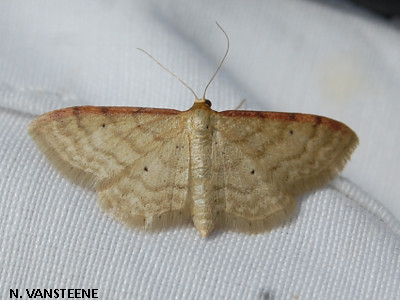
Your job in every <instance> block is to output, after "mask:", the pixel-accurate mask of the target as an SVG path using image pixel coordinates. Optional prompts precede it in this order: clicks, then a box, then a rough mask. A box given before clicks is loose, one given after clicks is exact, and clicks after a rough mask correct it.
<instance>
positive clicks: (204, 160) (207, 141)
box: [188, 109, 216, 237]
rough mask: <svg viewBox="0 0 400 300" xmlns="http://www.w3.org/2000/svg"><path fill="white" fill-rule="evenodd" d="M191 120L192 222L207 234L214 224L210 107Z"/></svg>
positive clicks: (189, 122)
mask: <svg viewBox="0 0 400 300" xmlns="http://www.w3.org/2000/svg"><path fill="white" fill-rule="evenodd" d="M195 111H196V113H195V114H193V115H192V118H189V120H188V129H189V130H188V132H189V144H190V168H189V172H190V175H189V199H190V203H192V207H191V213H192V218H193V223H194V225H195V226H196V228H197V229H198V230H199V231H200V232H201V234H202V236H203V237H204V236H207V235H208V234H209V233H210V232H211V231H212V230H213V229H214V225H215V214H216V211H215V207H214V206H213V204H212V199H213V194H212V193H213V188H212V181H211V169H212V138H213V116H214V113H213V112H212V111H211V110H210V109H197V110H195Z"/></svg>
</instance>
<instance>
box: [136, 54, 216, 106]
mask: <svg viewBox="0 0 400 300" xmlns="http://www.w3.org/2000/svg"><path fill="white" fill-rule="evenodd" d="M137 49H138V50H140V51H142V52H143V53H144V54H146V55H147V56H148V57H150V58H151V59H152V60H153V61H154V62H155V63H156V64H157V65H159V66H160V67H161V68H163V69H164V70H165V71H167V72H168V73H169V74H170V75H172V76H173V77H175V78H176V79H178V81H179V82H180V83H182V84H183V85H184V86H185V87H186V88H188V89H189V91H191V92H192V94H193V95H194V97H195V98H196V99H199V97H197V95H196V93H195V92H194V90H193V89H192V88H191V87H190V86H189V85H188V84H187V83H186V82H184V81H183V80H182V79H180V78H179V77H178V75H176V74H175V73H174V72H172V71H170V70H169V69H167V67H165V66H164V65H163V64H162V63H160V62H159V61H158V60H157V59H155V58H154V56H153V55H151V54H150V53H149V52H147V51H146V50H143V49H142V48H137ZM214 76H215V75H214Z"/></svg>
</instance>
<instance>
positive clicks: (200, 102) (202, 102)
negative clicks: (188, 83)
mask: <svg viewBox="0 0 400 300" xmlns="http://www.w3.org/2000/svg"><path fill="white" fill-rule="evenodd" d="M211 105H212V103H211V101H210V100H208V99H205V98H203V99H200V98H196V100H195V101H194V104H193V106H192V107H191V109H210V108H211Z"/></svg>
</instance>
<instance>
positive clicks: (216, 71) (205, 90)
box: [202, 22, 229, 100]
mask: <svg viewBox="0 0 400 300" xmlns="http://www.w3.org/2000/svg"><path fill="white" fill-rule="evenodd" d="M215 23H216V24H217V26H218V27H219V29H221V31H222V32H223V33H224V35H225V37H226V42H227V45H226V51H225V54H224V56H223V57H222V59H221V62H220V63H219V65H218V68H217V70H215V72H214V74H213V76H212V77H211V79H210V81H209V82H208V83H207V85H206V88H205V89H204V93H203V98H202V100H206V92H207V89H208V87H209V86H210V84H211V82H212V81H213V80H214V77H215V75H217V73H218V71H219V69H221V67H222V64H223V63H224V61H225V58H226V56H227V55H228V52H229V37H228V34H227V33H226V32H225V30H224V29H223V28H222V27H221V25H219V24H218V22H215Z"/></svg>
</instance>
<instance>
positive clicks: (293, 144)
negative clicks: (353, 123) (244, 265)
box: [214, 111, 358, 231]
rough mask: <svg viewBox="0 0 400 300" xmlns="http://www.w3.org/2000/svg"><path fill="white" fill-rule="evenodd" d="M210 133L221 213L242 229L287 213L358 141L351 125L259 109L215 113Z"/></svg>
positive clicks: (341, 163) (265, 224)
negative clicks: (213, 133)
mask: <svg viewBox="0 0 400 300" xmlns="http://www.w3.org/2000/svg"><path fill="white" fill-rule="evenodd" d="M215 135H216V142H217V143H216V146H215V147H214V149H215V151H214V154H215V157H214V161H217V162H219V163H217V164H216V165H215V171H214V173H215V174H216V175H214V176H216V178H217V179H216V180H215V182H217V184H216V187H215V189H216V191H218V193H219V198H220V199H222V200H221V202H220V211H221V212H224V213H225V215H226V221H225V222H227V223H231V225H232V226H233V227H236V228H238V229H241V230H246V231H260V230H261V231H262V230H265V229H268V228H269V227H271V226H274V225H275V224H276V223H277V222H279V221H280V220H284V219H285V218H287V217H288V216H290V215H291V214H292V213H293V211H294V208H295V207H296V201H295V197H296V196H297V195H299V194H301V193H304V192H306V191H309V190H311V189H312V188H316V187H319V186H321V185H323V184H324V183H326V182H327V181H328V180H330V179H331V178H333V177H334V176H335V175H337V173H338V172H339V171H340V170H341V169H342V168H343V167H344V165H345V163H346V161H347V160H348V159H349V157H350V154H351V153H352V152H353V150H354V148H355V147H356V145H357V143H358V139H357V136H356V135H355V133H354V132H353V131H352V130H351V129H350V128H348V127H347V126H346V125H344V124H342V123H340V122H337V121H334V120H331V119H328V118H325V117H319V116H314V115H304V114H291V113H275V112H258V111H224V112H220V113H219V114H218V121H217V125H216V133H215Z"/></svg>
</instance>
